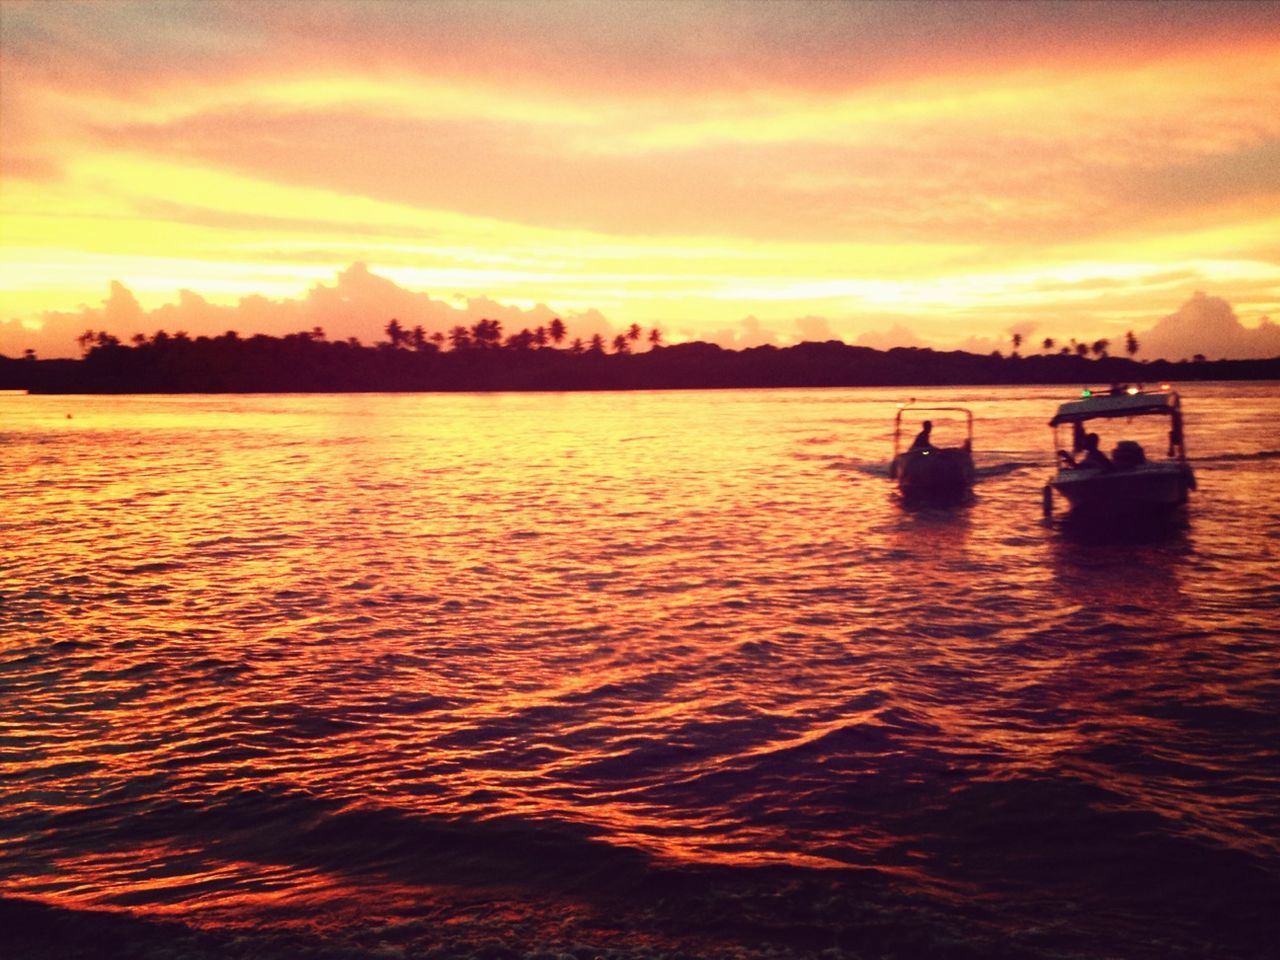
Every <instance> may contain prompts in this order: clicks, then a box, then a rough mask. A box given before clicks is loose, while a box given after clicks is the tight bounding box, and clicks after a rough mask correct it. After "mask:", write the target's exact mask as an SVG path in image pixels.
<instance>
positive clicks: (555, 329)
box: [549, 317, 568, 347]
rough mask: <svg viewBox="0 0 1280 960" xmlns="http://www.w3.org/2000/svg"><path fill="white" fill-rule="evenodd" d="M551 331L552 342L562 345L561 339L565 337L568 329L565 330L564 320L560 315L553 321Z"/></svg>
mask: <svg viewBox="0 0 1280 960" xmlns="http://www.w3.org/2000/svg"><path fill="white" fill-rule="evenodd" d="M549 332H550V334H551V342H552V343H554V344H555V345H556V346H557V347H558V346H560V341H561V340H563V339H564V335H565V333H567V332H568V331H567V330H565V326H564V321H563V320H561V319H560V318H559V317H556V318H555V319H554V320H552V321H551V328H550V331H549Z"/></svg>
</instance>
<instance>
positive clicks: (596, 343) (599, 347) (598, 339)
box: [587, 333, 604, 353]
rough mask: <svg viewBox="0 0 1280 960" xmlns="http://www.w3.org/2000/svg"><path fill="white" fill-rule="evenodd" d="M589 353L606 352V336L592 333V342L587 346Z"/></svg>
mask: <svg viewBox="0 0 1280 960" xmlns="http://www.w3.org/2000/svg"><path fill="white" fill-rule="evenodd" d="M587 352H588V353H604V337H602V336H600V334H598V333H593V334H592V335H591V344H590V346H588V347H587Z"/></svg>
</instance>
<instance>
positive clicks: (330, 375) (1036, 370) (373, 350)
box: [0, 318, 1280, 393]
mask: <svg viewBox="0 0 1280 960" xmlns="http://www.w3.org/2000/svg"><path fill="white" fill-rule="evenodd" d="M384 334H385V337H386V339H385V340H382V341H380V342H378V343H376V344H372V345H369V346H366V345H364V344H362V343H361V342H360V341H359V340H358V339H357V338H355V337H350V338H347V339H345V340H330V339H328V337H327V336H326V335H325V332H324V330H322V329H321V328H319V327H313V328H312V329H311V330H307V331H302V332H298V333H291V334H287V335H285V336H280V337H274V336H268V335H265V334H256V335H253V336H250V337H241V336H240V335H239V334H238V333H236V332H235V331H227V332H226V333H224V334H222V335H220V336H214V337H208V336H198V337H191V336H190V335H188V334H187V333H186V332H183V331H179V332H176V333H173V334H170V333H167V332H166V331H164V330H159V331H157V332H156V333H154V334H152V335H151V336H150V337H148V336H145V335H143V334H138V335H136V336H134V337H133V338H131V340H130V341H129V343H127V344H126V343H122V342H121V341H120V340H119V338H117V337H116V336H114V335H112V334H110V333H107V332H106V331H94V330H86V331H85V332H84V333H82V334H81V335H80V336H79V337H77V338H76V341H77V343H78V344H79V345H80V348H81V353H82V357H81V359H79V360H38V359H37V358H36V357H35V355H34V353H32V352H31V351H27V352H26V355H25V356H24V357H23V358H22V359H11V358H5V357H0V389H19V390H30V391H33V392H45V393H254V392H336V391H396V390H618V389H687V388H719V387H826V386H909V385H912V386H914V385H920V386H927V385H940V386H941V385H952V384H955V385H963V384H1001V383H1073V384H1074V383H1105V382H1121V381H1123V382H1135V381H1136V382H1148V383H1150V382H1156V381H1160V380H1211V379H1213V380H1217V379H1221V380H1233V379H1234V380H1251V379H1280V358H1273V359H1270V360H1219V361H1206V360H1205V359H1204V358H1203V357H1201V356H1199V355H1197V357H1196V358H1195V360H1194V361H1192V362H1187V361H1179V362H1176V363H1173V362H1169V361H1165V360H1156V361H1149V362H1148V361H1143V362H1139V361H1137V360H1136V359H1134V355H1135V354H1136V353H1137V352H1138V346H1139V345H1138V341H1137V338H1136V337H1134V335H1133V333H1132V332H1130V333H1128V334H1127V335H1126V337H1125V341H1126V343H1125V346H1126V351H1127V353H1128V354H1129V356H1128V357H1127V358H1120V357H1112V356H1110V355H1109V354H1108V348H1109V346H1110V342H1109V341H1107V340H1098V341H1095V342H1093V343H1092V344H1086V343H1083V342H1076V341H1074V340H1072V341H1070V343H1069V345H1063V346H1062V347H1061V349H1055V348H1057V346H1058V344H1057V341H1055V340H1054V339H1053V338H1045V340H1044V341H1043V343H1042V346H1043V348H1044V353H1042V354H1031V355H1027V356H1023V355H1021V354H1020V353H1019V349H1020V348H1021V346H1022V337H1021V335H1020V334H1013V336H1012V344H1013V350H1012V352H1011V353H1010V354H1009V355H1008V356H1002V355H1001V354H1000V353H999V352H998V351H993V352H992V353H990V354H985V355H983V354H974V353H966V352H963V351H938V350H932V349H929V348H920V347H899V348H894V349H891V350H887V351H882V350H876V349H872V348H870V347H858V346H850V345H848V344H845V343H843V342H841V341H838V340H830V341H826V342H822V343H817V342H807V343H800V344H797V345H795V346H791V347H775V346H760V347H751V348H747V349H743V350H729V349H724V348H721V347H719V346H716V345H715V344H710V343H702V342H694V343H682V344H676V345H673V346H668V345H666V344H664V342H663V335H662V332H661V331H660V330H659V329H657V328H653V329H651V330H649V331H648V333H647V334H646V333H645V331H644V330H642V329H641V327H640V326H639V325H637V324H632V325H631V326H630V327H629V328H628V329H627V330H626V331H625V332H622V333H619V334H617V335H615V336H613V338H612V340H611V341H606V338H605V337H604V336H603V335H601V334H599V333H596V334H593V335H591V336H590V337H588V338H587V339H585V340H584V339H583V338H582V337H570V336H569V331H568V329H567V328H566V326H565V324H564V323H563V322H562V321H561V320H560V319H559V318H556V319H554V320H552V321H551V322H550V323H548V324H547V325H545V326H539V327H536V328H535V329H532V330H530V329H527V328H525V329H521V330H520V331H518V332H515V333H511V334H506V335H504V332H503V328H502V323H501V321H499V320H492V319H481V320H478V321H476V322H475V323H473V324H472V325H470V326H463V325H457V326H454V327H452V328H451V329H450V330H448V331H447V332H439V331H437V332H434V333H430V334H429V333H427V331H426V330H425V329H424V328H423V327H421V326H414V327H412V328H406V327H405V326H404V325H403V324H401V323H400V322H399V320H396V319H392V320H391V321H389V322H388V323H387V325H386V327H385V329H384ZM642 340H643V341H645V342H646V343H647V344H648V347H649V349H647V350H642V349H638V348H639V347H640V346H641V342H642Z"/></svg>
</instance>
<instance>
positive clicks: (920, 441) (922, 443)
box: [909, 420, 933, 450]
mask: <svg viewBox="0 0 1280 960" xmlns="http://www.w3.org/2000/svg"><path fill="white" fill-rule="evenodd" d="M932 429H933V421H932V420H926V421H925V422H924V425H923V426H921V428H920V432H919V433H917V434H916V438H915V439H914V440H912V441H911V446H910V448H909V449H911V450H925V449H927V448H929V447H932V446H933V443H932V442H931V441H930V440H929V432H930V431H931V430H932Z"/></svg>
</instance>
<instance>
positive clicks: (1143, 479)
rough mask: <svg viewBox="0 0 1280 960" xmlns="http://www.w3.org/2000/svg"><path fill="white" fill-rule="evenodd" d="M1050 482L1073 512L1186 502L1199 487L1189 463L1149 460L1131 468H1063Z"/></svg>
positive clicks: (1148, 509)
mask: <svg viewBox="0 0 1280 960" xmlns="http://www.w3.org/2000/svg"><path fill="white" fill-rule="evenodd" d="M1050 484H1051V486H1052V487H1053V489H1054V490H1056V491H1057V492H1058V493H1060V494H1062V496H1063V497H1064V498H1066V500H1067V502H1068V503H1069V504H1070V505H1071V509H1072V511H1073V512H1077V513H1079V512H1087V513H1099V514H1116V515H1124V514H1136V513H1159V512H1164V511H1169V510H1173V509H1176V508H1177V507H1180V506H1182V505H1183V504H1185V503H1186V502H1187V495H1188V493H1189V492H1190V491H1191V490H1194V489H1195V476H1194V475H1193V474H1192V472H1191V468H1190V467H1188V466H1187V465H1186V464H1182V463H1149V464H1143V465H1142V466H1138V467H1134V468H1132V469H1127V470H1060V471H1059V472H1058V475H1057V476H1056V477H1055V478H1054V479H1053V480H1051V481H1050Z"/></svg>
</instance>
